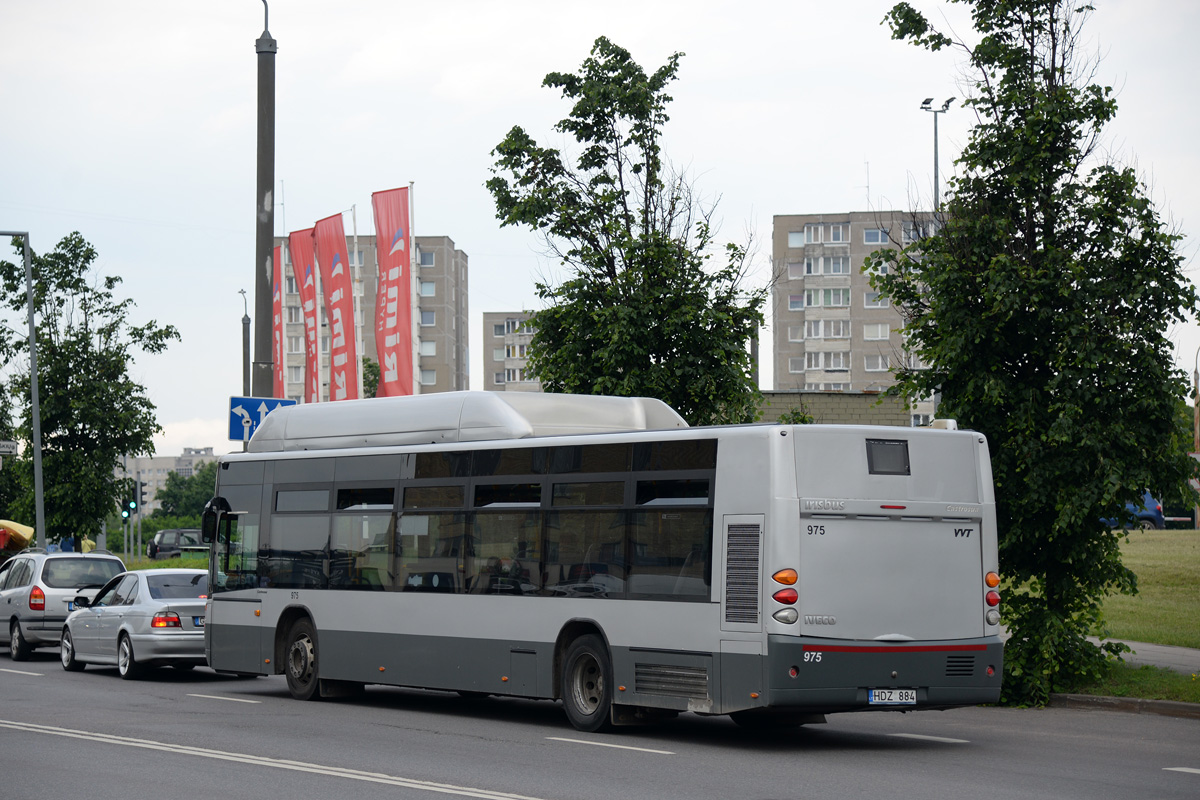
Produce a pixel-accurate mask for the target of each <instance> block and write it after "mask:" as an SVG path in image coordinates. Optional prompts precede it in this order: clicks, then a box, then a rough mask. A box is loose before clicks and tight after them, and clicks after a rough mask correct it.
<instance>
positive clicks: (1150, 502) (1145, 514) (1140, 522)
mask: <svg viewBox="0 0 1200 800" xmlns="http://www.w3.org/2000/svg"><path fill="white" fill-rule="evenodd" d="M1125 513H1126V516H1127V519H1125V520H1123V521H1122V523H1121V524H1118V523H1117V521H1116V520H1115V519H1106V520H1101V521H1102V522H1103V523H1104V524H1105V525H1107V526H1108V527H1110V528H1119V527H1126V528H1141V529H1142V530H1144V531H1151V530H1159V531H1160V530H1162V529H1163V528H1165V527H1167V520H1166V517H1164V516H1163V507H1162V503H1160V502H1158V500H1156V499H1155V497H1154V495H1152V494H1150V492H1142V502H1141V504H1140V505H1139V504H1138V503H1126V504H1125Z"/></svg>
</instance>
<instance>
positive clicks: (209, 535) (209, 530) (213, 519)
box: [200, 497, 228, 544]
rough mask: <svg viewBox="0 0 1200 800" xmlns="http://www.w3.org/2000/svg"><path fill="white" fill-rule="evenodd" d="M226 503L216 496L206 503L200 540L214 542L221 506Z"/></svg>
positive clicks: (201, 523) (201, 520) (208, 542)
mask: <svg viewBox="0 0 1200 800" xmlns="http://www.w3.org/2000/svg"><path fill="white" fill-rule="evenodd" d="M222 505H226V507H228V506H227V504H226V503H225V501H224V500H223V499H222V498H220V497H214V498H213V499H212V500H209V501H208V502H207V503H205V504H204V512H203V513H202V514H201V515H200V541H202V542H204V543H205V544H212V543H213V540H214V539H216V538H217V521H218V520H219V519H220V516H221V506H222Z"/></svg>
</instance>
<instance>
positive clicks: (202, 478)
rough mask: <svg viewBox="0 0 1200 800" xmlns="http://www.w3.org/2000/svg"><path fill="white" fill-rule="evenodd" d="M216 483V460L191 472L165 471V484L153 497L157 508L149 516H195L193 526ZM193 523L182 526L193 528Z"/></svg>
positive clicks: (211, 494) (209, 498)
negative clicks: (186, 473) (189, 473)
mask: <svg viewBox="0 0 1200 800" xmlns="http://www.w3.org/2000/svg"><path fill="white" fill-rule="evenodd" d="M216 486H217V462H216V461H206V462H204V463H203V464H201V465H200V466H198V467H196V469H195V471H194V472H192V474H191V475H188V476H183V475H180V474H179V473H177V472H171V473H168V474H167V481H166V485H164V486H163V488H161V489H159V490H158V492H157V493H156V494H155V496H154V499H155V500H157V501H158V508H156V509H154V511H153V512H152V513H151V514H150V516H151V517H195V518H196V523H197V525H198V524H199V521H200V514H201V512H203V511H204V505H205V503H207V502H208V501H209V500H211V499H212V496H213V492H214V491H215V489H216ZM197 525H192V526H185V527H196V526H197Z"/></svg>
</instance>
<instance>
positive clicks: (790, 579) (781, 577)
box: [771, 569, 799, 586]
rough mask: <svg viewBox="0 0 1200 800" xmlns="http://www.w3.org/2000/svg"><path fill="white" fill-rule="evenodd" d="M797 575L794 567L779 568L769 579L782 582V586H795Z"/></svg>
mask: <svg viewBox="0 0 1200 800" xmlns="http://www.w3.org/2000/svg"><path fill="white" fill-rule="evenodd" d="M798 577H799V576H797V575H796V570H794V569H781V570H779V572H776V573H775V574H774V575H772V576H771V579H772V580H773V581H775V582H776V583H782V584H783V585H784V586H795V585H796V580H797V579H798Z"/></svg>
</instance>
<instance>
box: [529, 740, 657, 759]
mask: <svg viewBox="0 0 1200 800" xmlns="http://www.w3.org/2000/svg"><path fill="white" fill-rule="evenodd" d="M546 738H547V739H549V740H550V741H552V742H570V743H571V744H590V745H593V746H595V747H612V748H614V749H616V750H636V751H637V752H639V753H655V754H657V755H661V756H673V755H675V754H674V753H672V752H671V751H670V750H651V749H650V748H649V747H630V746H629V745H627V744H609V743H608V742H589V741H588V740H587V739H564V738H562V737H561V736H547V737H546Z"/></svg>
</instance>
